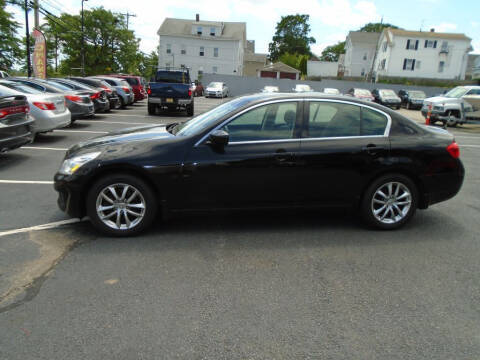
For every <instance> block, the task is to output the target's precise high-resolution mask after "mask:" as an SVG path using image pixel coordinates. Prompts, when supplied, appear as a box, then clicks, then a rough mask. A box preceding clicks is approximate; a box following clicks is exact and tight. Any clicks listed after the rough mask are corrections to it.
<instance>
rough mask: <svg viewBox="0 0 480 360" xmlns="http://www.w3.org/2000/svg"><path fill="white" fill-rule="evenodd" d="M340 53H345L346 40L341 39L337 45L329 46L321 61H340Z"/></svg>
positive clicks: (324, 50) (323, 52)
mask: <svg viewBox="0 0 480 360" xmlns="http://www.w3.org/2000/svg"><path fill="white" fill-rule="evenodd" d="M340 54H345V41H340V42H338V43H337V44H335V45H331V46H327V47H326V48H325V49H323V51H322V55H321V56H320V60H321V61H338V58H339V57H340Z"/></svg>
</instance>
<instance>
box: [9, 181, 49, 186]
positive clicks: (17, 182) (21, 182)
mask: <svg viewBox="0 0 480 360" xmlns="http://www.w3.org/2000/svg"><path fill="white" fill-rule="evenodd" d="M0 184H45V185H52V184H53V181H34V180H0Z"/></svg>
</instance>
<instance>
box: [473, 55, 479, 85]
mask: <svg viewBox="0 0 480 360" xmlns="http://www.w3.org/2000/svg"><path fill="white" fill-rule="evenodd" d="M472 79H474V80H480V57H478V58H476V59H475V64H474V66H473V71H472Z"/></svg>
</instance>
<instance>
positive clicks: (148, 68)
mask: <svg viewBox="0 0 480 360" xmlns="http://www.w3.org/2000/svg"><path fill="white" fill-rule="evenodd" d="M157 68H158V52H157V51H152V52H151V53H150V54H145V53H140V63H139V66H138V70H139V71H140V74H141V75H142V76H143V77H144V78H145V79H147V80H149V79H151V78H152V77H154V76H155V74H156V72H157Z"/></svg>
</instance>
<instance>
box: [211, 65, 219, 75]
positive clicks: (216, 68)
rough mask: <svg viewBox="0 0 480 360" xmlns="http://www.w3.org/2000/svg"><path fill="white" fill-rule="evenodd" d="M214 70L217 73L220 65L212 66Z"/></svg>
mask: <svg viewBox="0 0 480 360" xmlns="http://www.w3.org/2000/svg"><path fill="white" fill-rule="evenodd" d="M212 72H213V73H214V74H216V73H217V72H218V67H216V66H213V67H212Z"/></svg>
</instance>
